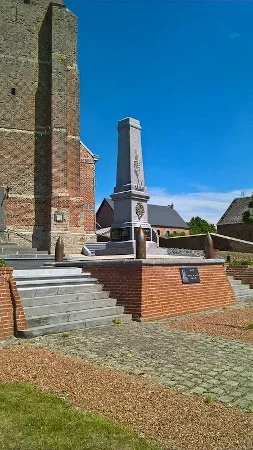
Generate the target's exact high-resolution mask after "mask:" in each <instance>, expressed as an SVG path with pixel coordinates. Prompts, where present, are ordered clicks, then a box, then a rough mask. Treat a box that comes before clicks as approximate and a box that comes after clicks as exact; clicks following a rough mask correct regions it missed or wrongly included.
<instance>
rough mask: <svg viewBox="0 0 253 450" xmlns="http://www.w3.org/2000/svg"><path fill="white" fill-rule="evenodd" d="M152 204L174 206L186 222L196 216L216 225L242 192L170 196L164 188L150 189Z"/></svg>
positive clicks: (248, 193) (246, 190)
mask: <svg viewBox="0 0 253 450" xmlns="http://www.w3.org/2000/svg"><path fill="white" fill-rule="evenodd" d="M148 191H149V193H150V196H151V198H150V203H152V204H155V205H171V203H173V204H174V207H175V209H176V211H177V212H178V213H179V214H180V215H181V216H182V218H183V219H184V220H186V221H188V220H190V219H191V218H192V217H194V216H200V217H201V218H202V219H205V220H207V221H208V222H211V223H214V224H216V223H217V222H218V220H219V219H220V218H221V216H222V215H223V214H224V212H225V211H226V209H227V208H228V206H229V205H230V203H231V202H232V200H233V199H234V198H236V197H240V196H241V192H242V191H241V190H234V191H230V192H211V191H210V192H189V193H180V194H170V193H169V192H167V191H166V189H163V188H157V187H153V188H151V189H148ZM252 191H253V188H251V189H250V188H249V189H245V190H244V191H243V192H244V194H245V195H251V194H252Z"/></svg>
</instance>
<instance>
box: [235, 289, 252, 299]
mask: <svg viewBox="0 0 253 450" xmlns="http://www.w3.org/2000/svg"><path fill="white" fill-rule="evenodd" d="M236 299H237V300H238V301H242V300H253V290H252V294H251V293H249V294H243V295H236Z"/></svg>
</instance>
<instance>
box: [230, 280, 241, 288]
mask: <svg viewBox="0 0 253 450" xmlns="http://www.w3.org/2000/svg"><path fill="white" fill-rule="evenodd" d="M229 281H230V284H231V286H239V285H241V284H242V282H241V280H234V279H233V280H229Z"/></svg>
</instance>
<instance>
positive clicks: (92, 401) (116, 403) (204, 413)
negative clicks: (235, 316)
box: [0, 327, 253, 450]
mask: <svg viewBox="0 0 253 450" xmlns="http://www.w3.org/2000/svg"><path fill="white" fill-rule="evenodd" d="M111 329H113V327H111ZM116 329H117V330H119V329H120V328H114V330H116ZM100 330H101V329H100ZM125 330H127V327H126V328H125ZM152 332H153V330H150V333H152ZM128 333H129V331H128ZM174 333H176V332H174ZM61 339H65V338H61ZM102 342H103V340H102ZM83 343H84V339H83ZM245 345H246V344H245ZM155 350H156V349H154V351H155ZM153 355H154V352H153ZM0 367H1V370H0V382H9V381H18V380H20V381H31V382H33V383H34V384H36V385H37V386H38V387H39V388H41V389H42V390H43V391H47V392H52V393H54V394H56V395H58V396H60V397H62V398H65V399H67V400H68V401H69V402H71V403H73V404H75V405H76V406H78V407H82V408H84V409H85V410H88V411H92V412H95V413H101V414H104V415H106V416H108V417H110V418H112V419H114V420H115V421H117V422H119V423H121V424H124V425H129V426H130V427H131V428H133V429H134V430H136V431H138V432H139V433H142V434H143V435H145V436H147V437H150V438H155V439H156V440H158V441H159V442H160V443H162V444H163V445H164V446H165V448H166V449H168V450H214V449H215V450H236V449H238V450H252V436H253V417H252V415H251V414H246V413H243V412H240V411H239V410H235V409H233V408H226V407H224V406H223V405H221V404H215V403H208V404H206V403H204V401H203V399H201V398H198V397H191V396H185V395H182V394H180V393H178V392H175V391H172V390H170V389H167V388H164V387H162V386H158V385H155V384H154V383H152V382H151V381H150V380H149V379H145V378H143V377H140V376H134V375H128V374H124V373H121V372H118V371H112V370H109V369H106V368H102V367H98V366H96V365H95V364H93V363H91V362H89V361H86V360H82V359H79V358H75V357H70V356H64V355H61V354H57V353H55V352H53V351H50V350H48V349H43V348H36V347H31V346H29V345H27V346H26V347H22V346H12V347H6V348H2V349H1V350H0Z"/></svg>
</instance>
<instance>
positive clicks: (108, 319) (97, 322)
mask: <svg viewBox="0 0 253 450" xmlns="http://www.w3.org/2000/svg"><path fill="white" fill-rule="evenodd" d="M114 320H120V321H121V322H122V323H128V322H130V321H131V320H132V316H131V314H116V315H111V316H104V317H96V318H92V319H87V320H81V321H76V322H67V323H58V324H57V325H48V326H42V327H35V328H29V329H27V330H22V331H20V330H19V331H17V336H18V337H23V338H33V337H37V336H43V335H45V334H54V333H64V332H65V331H74V330H78V329H80V328H82V329H83V330H84V329H86V328H91V327H99V326H105V325H107V326H108V325H113V321H114ZM115 326H117V325H116V324H115Z"/></svg>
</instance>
